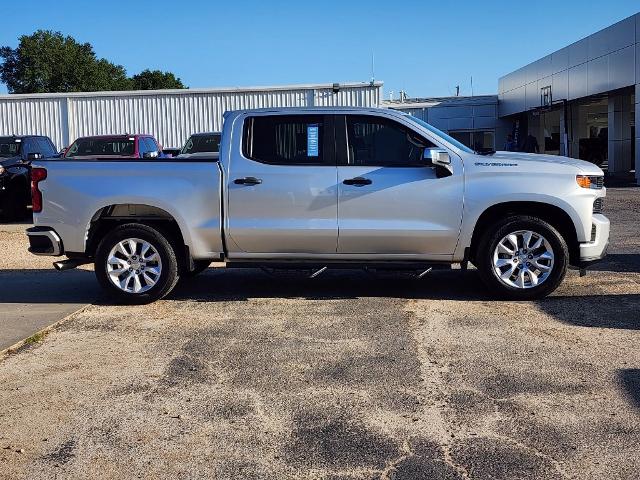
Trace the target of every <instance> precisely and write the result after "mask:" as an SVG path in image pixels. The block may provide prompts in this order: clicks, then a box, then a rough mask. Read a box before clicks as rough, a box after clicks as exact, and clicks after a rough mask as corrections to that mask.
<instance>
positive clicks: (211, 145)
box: [180, 133, 220, 153]
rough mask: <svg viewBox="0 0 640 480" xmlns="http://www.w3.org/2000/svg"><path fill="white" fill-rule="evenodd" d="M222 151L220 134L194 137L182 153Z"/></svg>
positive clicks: (188, 141)
mask: <svg viewBox="0 0 640 480" xmlns="http://www.w3.org/2000/svg"><path fill="white" fill-rule="evenodd" d="M219 150H220V134H219V133H211V134H208V135H193V136H192V137H191V138H189V140H187V143H186V144H185V146H184V147H182V150H180V153H200V152H214V153H216V152H218V151H219Z"/></svg>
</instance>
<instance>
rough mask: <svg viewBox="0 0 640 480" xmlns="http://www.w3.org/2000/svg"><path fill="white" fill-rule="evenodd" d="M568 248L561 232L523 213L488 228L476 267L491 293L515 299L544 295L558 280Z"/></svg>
mask: <svg viewBox="0 0 640 480" xmlns="http://www.w3.org/2000/svg"><path fill="white" fill-rule="evenodd" d="M568 260H569V251H568V248H567V243H566V242H565V240H564V238H563V237H562V235H561V234H560V233H559V232H558V231H557V230H556V229H555V228H554V227H553V226H552V225H550V224H549V223H547V222H545V221H544V220H542V219H540V218H537V217H531V216H526V215H518V216H513V217H509V218H506V219H504V220H502V221H500V222H498V223H496V224H494V225H493V226H492V227H491V228H489V229H488V230H487V231H486V232H485V234H484V236H483V238H482V240H481V241H480V244H479V245H478V250H477V252H476V260H475V263H476V266H477V267H478V270H479V272H480V275H481V277H482V279H483V281H484V282H485V284H486V285H487V286H488V287H489V289H490V290H491V291H492V292H495V293H497V294H498V295H499V296H501V297H507V298H512V299H515V300H532V299H537V298H542V297H545V296H546V295H549V294H550V293H551V292H553V291H554V290H555V289H556V288H557V287H558V285H560V283H561V282H562V280H563V278H564V276H565V274H566V272H567V267H568Z"/></svg>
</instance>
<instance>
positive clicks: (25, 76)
mask: <svg viewBox="0 0 640 480" xmlns="http://www.w3.org/2000/svg"><path fill="white" fill-rule="evenodd" d="M0 58H2V60H3V62H2V64H1V65H0V79H2V81H3V82H4V83H5V84H6V85H7V88H8V90H9V92H10V93H46V92H92V91H98V90H123V89H128V88H131V85H132V84H131V81H130V80H129V79H128V78H127V72H126V70H125V69H124V68H123V67H122V66H121V65H114V64H112V63H111V62H108V61H107V60H104V59H98V58H97V57H96V54H95V52H94V51H93V47H92V46H91V45H90V44H89V43H78V42H77V41H76V40H75V39H74V38H72V37H69V36H67V37H65V36H63V35H62V34H61V33H60V32H51V31H45V30H38V31H37V32H35V33H34V34H32V35H23V36H21V37H20V43H19V45H18V48H16V49H12V48H11V47H2V48H0Z"/></svg>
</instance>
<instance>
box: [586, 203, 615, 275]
mask: <svg viewBox="0 0 640 480" xmlns="http://www.w3.org/2000/svg"><path fill="white" fill-rule="evenodd" d="M609 228H610V226H609V219H608V218H607V217H605V216H604V215H602V214H600V213H595V214H594V215H593V220H592V225H591V240H590V241H589V242H584V243H581V244H580V264H579V266H580V267H583V268H584V267H587V266H589V265H591V264H592V263H595V262H598V261H600V260H602V259H603V258H604V257H605V256H606V255H607V248H608V247H609Z"/></svg>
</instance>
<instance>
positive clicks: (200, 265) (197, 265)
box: [180, 260, 211, 278]
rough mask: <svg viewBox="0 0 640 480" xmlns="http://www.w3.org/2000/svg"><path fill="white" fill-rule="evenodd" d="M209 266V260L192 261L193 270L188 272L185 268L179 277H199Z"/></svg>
mask: <svg viewBox="0 0 640 480" xmlns="http://www.w3.org/2000/svg"><path fill="white" fill-rule="evenodd" d="M209 265H211V261H210V260H194V261H193V270H191V271H189V269H187V268H185V269H184V270H183V271H182V272H181V273H180V277H182V278H193V277H195V276H196V275H200V274H201V273H202V272H204V271H205V270H206V269H207V268H209Z"/></svg>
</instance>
